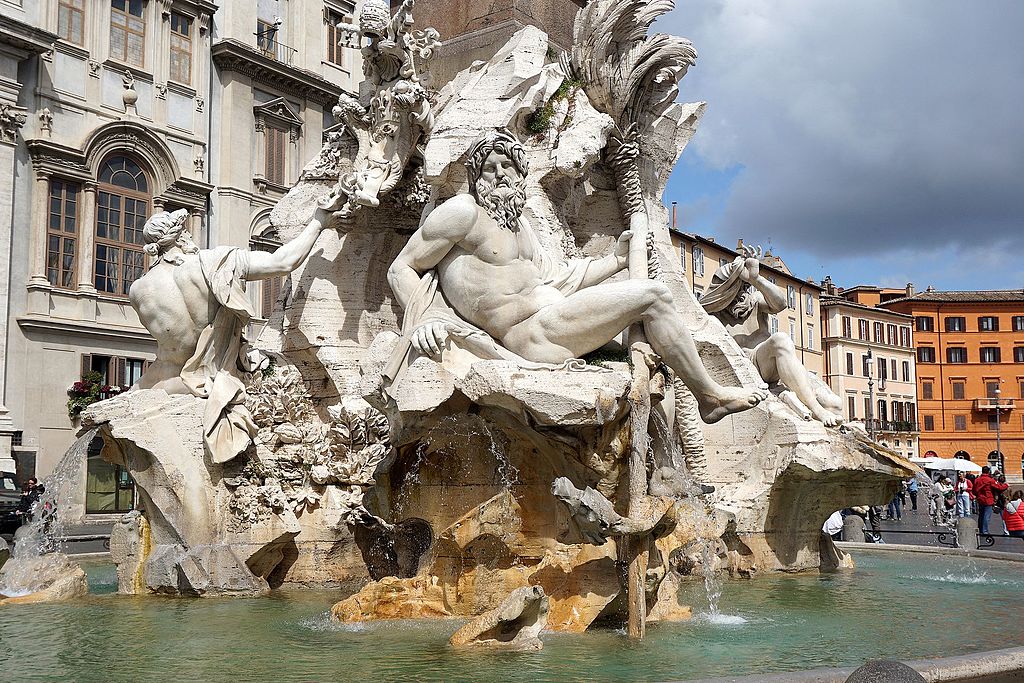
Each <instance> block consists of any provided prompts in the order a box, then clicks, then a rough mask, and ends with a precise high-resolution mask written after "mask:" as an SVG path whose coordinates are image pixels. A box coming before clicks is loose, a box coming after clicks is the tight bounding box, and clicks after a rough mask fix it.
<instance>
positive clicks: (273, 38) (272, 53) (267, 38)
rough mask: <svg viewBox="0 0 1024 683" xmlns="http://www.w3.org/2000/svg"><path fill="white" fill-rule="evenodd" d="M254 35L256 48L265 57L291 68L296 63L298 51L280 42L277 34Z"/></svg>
mask: <svg viewBox="0 0 1024 683" xmlns="http://www.w3.org/2000/svg"><path fill="white" fill-rule="evenodd" d="M253 35H255V36H256V47H257V48H259V51H260V52H262V53H263V54H264V55H265V56H267V57H270V58H271V59H274V60H276V61H278V62H281V63H282V64H288V65H289V66H290V65H291V63H292V62H293V61H294V59H295V53H296V52H298V50H296V49H295V48H294V47H291V46H290V45H285V44H284V43H282V42H281V41H279V40H278V39H277V35H276V33H270V32H266V33H254V34H253Z"/></svg>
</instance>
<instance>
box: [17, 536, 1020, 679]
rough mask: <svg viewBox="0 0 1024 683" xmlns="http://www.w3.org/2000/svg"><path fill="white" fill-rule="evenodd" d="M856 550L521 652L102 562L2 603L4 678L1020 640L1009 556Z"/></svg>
mask: <svg viewBox="0 0 1024 683" xmlns="http://www.w3.org/2000/svg"><path fill="white" fill-rule="evenodd" d="M857 560H858V564H859V568H858V569H857V570H856V571H853V572H841V573H837V574H829V575H817V574H806V575H772V576H762V577H760V578H758V579H756V580H753V581H725V583H724V590H723V593H722V599H721V608H720V613H719V614H718V615H717V616H715V617H709V616H708V615H706V614H705V615H702V614H699V613H698V614H697V615H695V618H694V619H693V620H691V621H690V622H686V623H682V624H662V625H657V624H655V625H652V626H651V628H650V629H649V631H648V634H649V635H648V638H647V639H646V640H644V641H643V642H640V643H636V642H631V641H629V640H627V639H626V638H625V637H624V636H623V635H622V634H621V633H619V632H616V631H610V630H608V631H596V632H593V633H584V634H578V635H570V634H561V633H551V634H547V635H545V637H544V640H545V648H544V650H542V651H541V652H537V653H520V654H514V653H502V652H483V651H478V652H474V651H469V652H466V651H461V652H456V651H453V650H452V649H451V648H449V647H448V645H447V640H448V637H449V636H450V635H451V633H452V632H454V631H455V629H456V628H458V626H459V625H460V624H461V623H462V622H461V621H456V620H452V621H434V622H405V621H401V622H376V623H370V624H356V625H340V624H334V623H333V622H331V621H330V619H329V613H328V612H327V610H328V609H329V608H330V606H331V604H333V603H334V602H336V601H337V600H339V599H340V598H341V597H343V595H341V594H339V593H338V592H330V591H320V592H312V591H297V590H284V591H277V592H275V593H274V594H273V596H271V597H270V598H264V599H175V598H158V597H146V598H142V597H126V596H117V595H112V594H111V593H112V592H113V591H114V585H115V577H114V572H113V568H112V567H110V566H109V565H93V566H89V567H87V569H88V571H89V575H90V583H91V589H92V591H93V594H92V595H90V596H88V597H87V598H84V599H81V600H77V601H74V602H71V603H67V604H61V605H36V606H19V607H17V608H3V615H2V617H0V671H2V672H3V674H2V675H0V679H3V680H41V681H80V682H82V683H91V682H93V681H96V682H99V681H104V682H105V681H209V682H211V683H217V682H220V681H225V682H227V681H231V682H234V681H266V680H274V681H285V682H291V681H295V682H300V681H302V682H305V681H350V680H359V681H366V680H371V681H372V680H379V681H405V680H473V681H481V682H483V683H487V682H490V681H495V682H497V681H528V682H529V683H539V682H543V681H565V680H579V681H583V680H586V681H617V680H672V679H675V680H681V679H687V678H700V677H704V676H711V675H719V674H722V673H723V671H724V670H723V668H722V667H723V663H728V672H729V673H731V674H742V673H755V672H759V671H760V672H766V671H791V670H795V669H801V668H811V667H816V666H843V665H850V664H859V663H861V662H863V661H864V660H865V659H867V658H870V657H908V656H915V657H929V656H943V655H951V654H960V653H966V652H971V651H977V650H981V649H987V648H989V647H991V646H992V645H993V644H994V643H997V642H998V643H1000V644H1003V643H1005V644H1006V645H1007V646H1009V645H1014V644H1024V635H1021V634H1019V633H1017V632H1016V631H1013V630H1012V629H1011V630H1006V629H1000V628H999V624H1001V623H1003V622H1004V621H1005V620H1006V618H1007V615H1008V614H1013V613H1019V612H1020V610H1021V609H1022V608H1024V592H1022V591H1021V590H1020V589H1021V588H1024V578H1021V576H1020V569H1019V565H1013V564H1009V563H999V562H986V561H977V560H975V561H967V563H964V561H963V560H960V559H953V558H946V557H940V556H929V555H895V554H888V553H860V554H858V556H857ZM681 600H682V602H684V603H687V604H692V605H694V606H695V607H698V608H700V607H703V606H704V605H706V604H707V603H706V600H707V598H706V595H705V593H704V586H703V583H702V581H700V579H699V578H697V579H695V580H694V581H693V582H691V583H688V584H686V585H685V586H684V588H683V590H682V593H681ZM957 619H962V620H963V621H964V623H963V624H961V627H959V628H958V627H957V623H956V620H957ZM978 624H991V625H992V631H991V632H989V631H987V630H986V629H984V628H981V629H979V628H977V625H978ZM997 630H998V631H999V632H998V633H997V632H996V631H997Z"/></svg>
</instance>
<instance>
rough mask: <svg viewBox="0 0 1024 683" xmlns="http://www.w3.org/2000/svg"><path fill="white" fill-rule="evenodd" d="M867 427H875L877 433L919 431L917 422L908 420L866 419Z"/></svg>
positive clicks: (865, 426)
mask: <svg viewBox="0 0 1024 683" xmlns="http://www.w3.org/2000/svg"><path fill="white" fill-rule="evenodd" d="M864 428H865V429H873V430H874V432H875V433H876V434H877V433H879V432H888V433H894V434H895V433H900V432H915V433H916V432H918V431H920V430H918V428H917V423H916V422H907V421H906V420H894V421H889V420H865V424H864Z"/></svg>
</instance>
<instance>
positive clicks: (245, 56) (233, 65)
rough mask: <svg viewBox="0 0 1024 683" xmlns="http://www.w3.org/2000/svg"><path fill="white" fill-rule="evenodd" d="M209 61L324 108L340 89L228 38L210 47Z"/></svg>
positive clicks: (341, 89) (333, 101) (339, 92)
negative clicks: (211, 59)
mask: <svg viewBox="0 0 1024 683" xmlns="http://www.w3.org/2000/svg"><path fill="white" fill-rule="evenodd" d="M211 52H212V55H213V63H214V64H216V65H217V68H219V69H222V70H224V71H234V72H236V73H240V74H242V75H244V76H248V77H249V78H251V79H252V80H253V81H255V82H257V83H263V84H265V85H269V86H272V87H275V88H277V89H279V90H283V91H285V92H292V93H295V94H297V95H300V96H302V97H304V98H305V99H308V100H312V101H313V102H316V103H318V104H321V105H323V106H325V107H332V106H334V105H335V104H336V103H337V102H338V96H339V95H340V94H341V93H342V92H344V88H342V87H341V86H339V85H336V84H334V83H331V82H330V81H328V80H327V79H325V78H323V77H322V76H320V75H318V74H315V73H313V72H312V71H309V70H307V69H300V68H298V67H295V66H289V65H288V64H284V63H282V62H279V61H277V60H276V59H273V58H271V57H268V56H266V55H264V54H263V53H262V52H260V51H259V50H257V49H256V48H255V47H252V46H249V45H246V44H244V43H242V42H239V41H237V40H234V39H232V38H225V39H223V40H221V41H220V42H218V43H217V44H216V45H214V46H213V48H212V50H211Z"/></svg>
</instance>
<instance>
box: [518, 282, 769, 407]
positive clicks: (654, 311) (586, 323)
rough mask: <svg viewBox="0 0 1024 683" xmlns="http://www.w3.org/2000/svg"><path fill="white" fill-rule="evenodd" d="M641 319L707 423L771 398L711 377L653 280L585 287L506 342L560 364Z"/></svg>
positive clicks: (540, 359)
mask: <svg viewBox="0 0 1024 683" xmlns="http://www.w3.org/2000/svg"><path fill="white" fill-rule="evenodd" d="M639 321H643V323H644V329H645V331H646V332H647V339H648V341H649V342H650V344H651V346H652V347H653V348H654V350H655V351H656V352H657V353H658V354H659V355H660V356H661V357H662V359H663V360H664V361H665V363H666V364H667V365H668V366H669V367H671V368H672V369H673V370H675V372H676V374H677V375H678V376H679V377H681V378H682V380H683V381H684V382H685V383H686V386H688V387H689V388H690V390H691V391H692V392H693V394H694V396H695V397H696V398H697V401H698V403H699V404H700V412H701V417H702V418H703V420H704V421H705V422H717V421H718V420H720V419H722V418H723V417H725V416H726V415H728V414H730V413H735V412H739V411H741V410H747V409H749V408H752V407H754V406H755V405H757V404H758V403H760V402H761V401H763V400H764V399H765V398H767V396H768V392H767V391H765V390H764V389H760V388H758V389H748V388H744V387H723V386H722V385H720V384H718V383H717V382H716V381H715V380H714V379H712V377H711V375H710V374H708V371H707V368H705V367H704V363H702V362H701V359H700V355H699V354H698V353H697V347H696V346H695V345H694V343H693V337H692V336H691V335H690V330H689V329H687V327H686V324H685V323H684V322H683V318H682V316H681V315H679V313H678V312H677V311H676V310H675V305H674V303H673V301H672V293H671V292H670V291H669V289H668V287H666V286H665V285H664V284H662V283H660V282H656V281H653V280H627V281H625V282H613V283H606V284H601V285H595V286H593V287H588V288H586V289H582V290H580V291H578V292H575V293H573V294H571V295H570V296H568V297H566V298H565V299H563V300H562V301H559V302H557V303H554V304H550V305H548V306H545V307H544V308H542V309H541V310H540V311H538V312H537V313H536V314H534V315H533V316H532V317H531V318H529V319H528V320H525V321H523V322H522V323H520V324H518V325H516V326H515V327H513V328H512V329H511V330H510V331H509V333H508V334H507V335H505V338H504V339H502V342H503V343H504V344H505V346H506V347H507V348H509V349H510V350H512V351H513V352H515V353H518V354H519V355H521V356H523V357H524V358H528V359H529V360H533V361H538V362H561V361H564V360H565V359H567V358H573V357H579V356H582V355H583V354H586V353H589V352H590V351H593V350H594V349H597V348H600V347H601V346H603V345H604V344H606V343H608V341H609V340H611V339H612V338H613V337H614V336H615V335H617V334H618V333H619V332H621V331H622V330H624V329H626V328H627V327H629V326H630V325H632V324H633V323H635V322H639Z"/></svg>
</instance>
